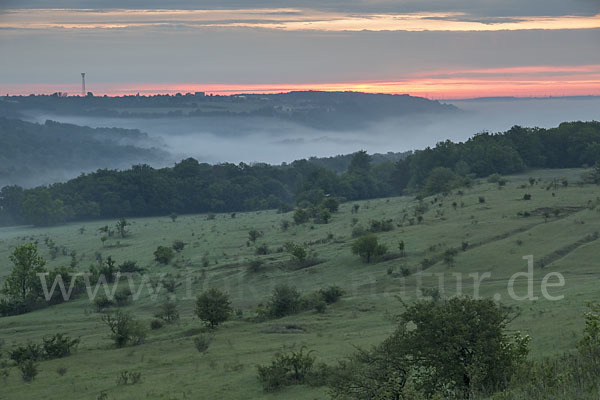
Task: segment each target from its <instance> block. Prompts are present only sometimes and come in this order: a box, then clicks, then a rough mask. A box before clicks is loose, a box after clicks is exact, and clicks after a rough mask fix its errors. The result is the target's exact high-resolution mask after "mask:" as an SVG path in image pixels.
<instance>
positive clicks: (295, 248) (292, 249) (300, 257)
mask: <svg viewBox="0 0 600 400" xmlns="http://www.w3.org/2000/svg"><path fill="white" fill-rule="evenodd" d="M283 247H284V248H285V250H286V251H287V252H288V253H290V254H291V255H292V257H294V260H295V261H296V262H299V263H301V262H303V261H304V260H306V256H307V253H306V249H304V247H302V246H300V245H297V244H295V243H292V242H286V243H285V244H284V245H283Z"/></svg>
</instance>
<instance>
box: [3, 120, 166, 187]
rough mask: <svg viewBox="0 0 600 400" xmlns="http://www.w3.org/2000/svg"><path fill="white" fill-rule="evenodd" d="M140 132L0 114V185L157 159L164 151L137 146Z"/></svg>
mask: <svg viewBox="0 0 600 400" xmlns="http://www.w3.org/2000/svg"><path fill="white" fill-rule="evenodd" d="M145 141H146V142H149V139H148V137H147V135H146V134H145V133H142V132H140V131H138V130H131V129H119V128H95V129H94V128H89V127H82V126H77V125H71V124H63V123H58V122H53V121H46V123H45V124H35V123H30V122H25V121H21V120H16V119H8V118H1V117H0V187H2V186H5V185H11V184H18V185H21V186H33V185H40V184H48V183H54V182H56V181H59V180H65V179H68V178H72V177H74V176H77V175H79V174H80V173H81V172H88V171H94V170H96V169H98V168H125V167H127V168H128V167H131V165H133V164H138V163H153V162H163V161H164V160H165V159H166V158H167V157H168V154H167V153H165V152H163V151H162V150H159V149H156V148H151V147H148V148H142V147H139V143H143V142H145Z"/></svg>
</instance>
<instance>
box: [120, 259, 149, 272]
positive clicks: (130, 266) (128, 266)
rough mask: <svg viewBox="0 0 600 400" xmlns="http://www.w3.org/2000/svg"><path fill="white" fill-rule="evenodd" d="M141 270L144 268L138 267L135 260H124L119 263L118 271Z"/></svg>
mask: <svg viewBox="0 0 600 400" xmlns="http://www.w3.org/2000/svg"><path fill="white" fill-rule="evenodd" d="M142 271H144V268H142V267H139V266H138V265H137V262H136V261H125V262H124V263H123V264H121V265H119V272H121V273H135V272H142Z"/></svg>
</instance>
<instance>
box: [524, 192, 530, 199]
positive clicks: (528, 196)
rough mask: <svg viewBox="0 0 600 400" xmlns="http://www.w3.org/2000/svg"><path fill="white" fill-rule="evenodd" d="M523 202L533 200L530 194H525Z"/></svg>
mask: <svg viewBox="0 0 600 400" xmlns="http://www.w3.org/2000/svg"><path fill="white" fill-rule="evenodd" d="M523 200H531V195H530V194H529V193H525V194H524V195H523Z"/></svg>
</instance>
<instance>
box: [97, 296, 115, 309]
mask: <svg viewBox="0 0 600 400" xmlns="http://www.w3.org/2000/svg"><path fill="white" fill-rule="evenodd" d="M94 305H95V306H96V311H98V312H102V311H104V310H106V309H107V308H110V307H112V306H114V305H115V302H114V301H112V300H111V299H109V298H108V297H106V296H105V295H100V296H98V297H96V298H95V299H94Z"/></svg>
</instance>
